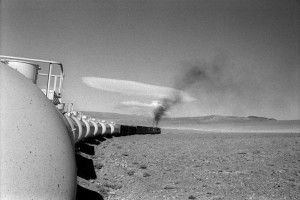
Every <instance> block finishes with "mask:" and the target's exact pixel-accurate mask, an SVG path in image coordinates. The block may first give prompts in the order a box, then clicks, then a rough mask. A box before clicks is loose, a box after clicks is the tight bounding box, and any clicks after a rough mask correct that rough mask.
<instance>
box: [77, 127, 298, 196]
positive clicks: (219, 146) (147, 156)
mask: <svg viewBox="0 0 300 200" xmlns="http://www.w3.org/2000/svg"><path fill="white" fill-rule="evenodd" d="M78 146H79V147H78V149H79V150H80V151H78V153H77V165H78V195H77V199H105V200H112V199H116V200H135V199H166V200H167V199H214V200H223V199H228V200H234V199H237V200H241V199H261V200H279V199H280V200H281V199H291V200H292V199H295V200H296V199H300V134H287V133H285V134H278V133H276V134H258V133H257V134H253V133H252V134H246V133H243V134H237V133H235V134H230V133H226V134H225V133H219V134H218V133H210V134H207V133H190V134H186V133H184V132H182V133H180V132H177V133H171V132H167V133H164V134H160V135H132V136H122V137H113V138H107V139H102V140H93V141H89V142H86V143H85V144H81V145H78Z"/></svg>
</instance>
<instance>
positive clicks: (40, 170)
mask: <svg viewBox="0 0 300 200" xmlns="http://www.w3.org/2000/svg"><path fill="white" fill-rule="evenodd" d="M0 58H1V62H0V91H1V94H0V128H1V130H0V142H1V146H0V148H1V151H0V156H1V157H0V175H1V176H0V182H1V184H0V199H1V200H2V199H14V200H18V199H22V200H24V199H70V200H73V199H75V198H76V187H77V172H76V170H77V169H76V161H75V145H76V144H78V143H81V142H84V141H85V140H87V139H89V138H99V137H108V138H110V137H114V136H127V135H135V134H160V133H161V130H160V128H157V127H144V126H128V125H124V124H117V123H114V122H109V121H106V120H103V119H98V118H94V117H92V116H88V115H85V114H84V113H82V112H80V111H74V109H73V103H70V102H62V100H61V98H62V86H63V80H64V76H65V75H64V72H63V65H62V63H60V62H56V61H48V60H37V59H30V58H20V57H9V56H2V55H0ZM47 65H48V72H47V73H39V70H41V69H42V68H41V66H43V67H45V66H47ZM55 66H57V67H58V69H59V70H58V71H60V72H59V73H54V72H53V71H54V70H53V67H55ZM40 76H46V77H47V83H46V84H42V85H46V88H41V89H40V88H39V87H37V80H38V77H40ZM49 100H50V101H49Z"/></svg>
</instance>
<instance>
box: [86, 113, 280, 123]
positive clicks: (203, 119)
mask: <svg viewBox="0 0 300 200" xmlns="http://www.w3.org/2000/svg"><path fill="white" fill-rule="evenodd" d="M82 112H83V113H84V114H86V115H89V116H92V117H95V118H99V119H103V120H107V121H113V122H115V123H120V124H128V125H144V126H152V125H153V119H152V118H151V117H146V116H143V115H129V114H119V113H108V112H91V111H82ZM270 120H276V119H273V118H266V117H257V116H249V117H237V116H221V115H209V116H200V117H176V118H163V119H162V120H161V121H160V125H183V124H184V125H186V124H219V123H241V122H258V121H270Z"/></svg>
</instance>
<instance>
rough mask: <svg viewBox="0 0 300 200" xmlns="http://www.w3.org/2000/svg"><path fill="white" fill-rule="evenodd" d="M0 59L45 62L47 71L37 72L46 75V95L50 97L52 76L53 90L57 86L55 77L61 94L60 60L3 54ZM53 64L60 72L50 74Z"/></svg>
mask: <svg viewBox="0 0 300 200" xmlns="http://www.w3.org/2000/svg"><path fill="white" fill-rule="evenodd" d="M0 58H1V61H5V60H8V61H9V60H16V61H27V62H34V64H37V63H46V64H49V68H48V73H38V74H39V75H40V76H47V77H48V80H47V88H46V91H45V92H46V96H47V97H48V98H50V90H51V78H52V77H54V83H53V92H54V91H55V90H56V88H57V79H58V78H59V85H58V91H57V92H58V94H57V95H58V96H59V97H60V96H61V92H62V86H63V79H64V76H65V75H64V69H63V65H62V63H60V62H57V61H50V60H40V59H32V58H22V57H13V56H4V55H0ZM53 65H56V66H59V67H60V74H52V68H53Z"/></svg>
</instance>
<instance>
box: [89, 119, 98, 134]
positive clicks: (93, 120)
mask: <svg viewBox="0 0 300 200" xmlns="http://www.w3.org/2000/svg"><path fill="white" fill-rule="evenodd" d="M90 123H92V124H93V127H94V132H93V133H92V137H95V136H96V135H97V134H98V133H99V130H100V129H99V127H98V124H97V123H96V121H95V119H92V120H91V121H90Z"/></svg>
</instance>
